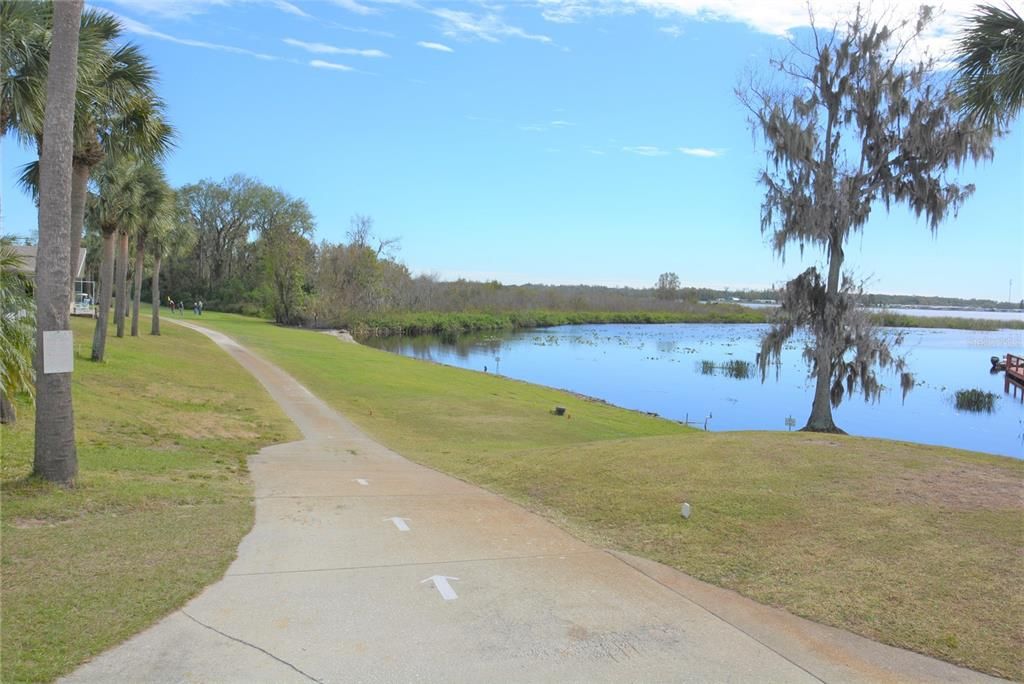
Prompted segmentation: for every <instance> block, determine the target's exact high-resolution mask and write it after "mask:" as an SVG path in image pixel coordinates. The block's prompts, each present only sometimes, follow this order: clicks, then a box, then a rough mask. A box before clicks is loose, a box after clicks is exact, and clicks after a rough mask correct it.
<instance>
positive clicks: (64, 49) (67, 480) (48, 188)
mask: <svg viewBox="0 0 1024 684" xmlns="http://www.w3.org/2000/svg"><path fill="white" fill-rule="evenodd" d="M82 4H83V2H82V0H65V1H64V2H57V3H54V6H53V34H52V35H53V38H52V44H51V47H50V56H49V68H48V77H47V81H46V108H45V114H44V119H43V139H44V140H45V141H46V142H45V144H44V145H43V149H42V151H41V152H42V154H41V155H40V159H39V244H38V247H37V252H36V322H37V332H36V335H37V337H36V359H35V367H36V425H35V459H34V462H33V466H32V471H33V473H35V474H36V475H39V476H40V477H43V478H44V479H47V480H50V481H52V482H58V483H60V484H64V485H70V484H73V483H74V481H75V477H76V476H77V475H78V454H77V451H76V449H75V417H74V409H73V405H72V401H71V373H70V372H54V371H53V368H47V366H48V365H50V364H51V363H53V361H54V359H48V358H46V351H45V350H46V349H47V347H49V346H50V344H49V343H50V342H51V340H53V339H55V338H54V337H53V336H54V333H60V332H62V331H69V330H70V320H69V319H70V314H71V311H70V307H69V306H68V302H69V301H70V299H71V293H70V289H71V286H72V283H71V273H70V270H69V269H68V264H69V263H70V262H69V260H70V255H69V253H70V248H71V244H70V243H71V237H70V236H71V159H72V155H73V154H74V135H73V126H74V118H75V85H76V77H77V74H76V71H77V63H78V31H79V26H80V22H81V16H82ZM48 371H49V372H48Z"/></svg>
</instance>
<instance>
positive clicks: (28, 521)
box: [11, 518, 53, 530]
mask: <svg viewBox="0 0 1024 684" xmlns="http://www.w3.org/2000/svg"><path fill="white" fill-rule="evenodd" d="M52 526H53V523H52V522H50V521H49V520H40V519H39V518H15V519H14V520H12V521H11V527H16V528H18V529H19V530H30V529H33V528H35V527H52Z"/></svg>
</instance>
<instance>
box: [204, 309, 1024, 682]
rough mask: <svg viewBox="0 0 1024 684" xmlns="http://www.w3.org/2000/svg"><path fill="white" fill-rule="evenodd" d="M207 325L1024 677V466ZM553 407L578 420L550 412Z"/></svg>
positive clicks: (575, 513) (445, 463) (556, 499)
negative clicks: (742, 428)
mask: <svg viewBox="0 0 1024 684" xmlns="http://www.w3.org/2000/svg"><path fill="white" fill-rule="evenodd" d="M199 322H201V323H203V324H205V325H209V326H210V327H213V328H216V329H218V330H221V331H223V332H225V333H227V334H229V335H231V336H232V337H234V338H235V339H237V340H238V341H239V342H241V343H242V344H244V345H246V346H248V347H250V348H251V349H252V350H253V351H255V352H257V353H259V354H261V355H263V356H265V357H266V358H268V359H269V360H271V361H273V362H274V363H276V364H278V365H280V366H281V367H282V368H284V369H285V370H287V371H288V372H290V373H292V374H293V375H294V376H295V377H297V378H298V379H299V380H300V381H301V382H303V383H304V384H305V385H306V386H307V387H308V388H309V389H310V390H312V391H313V392H315V393H316V394H317V395H318V396H320V397H321V398H323V399H324V400H326V401H327V402H329V403H330V404H332V405H333V406H335V407H336V408H338V409H339V410H341V411H343V412H344V413H345V414H346V415H348V416H349V417H350V418H351V419H352V420H354V421H355V422H356V423H358V424H359V425H360V426H361V427H362V428H363V429H365V430H366V431H367V432H369V433H370V434H372V435H373V436H374V437H376V438H377V439H379V440H380V441H382V442H383V443H385V444H387V445H388V446H390V447H391V448H393V449H395V450H396V451H398V452H400V453H402V454H403V455H405V456H408V457H409V458H411V459H413V460H416V461H419V462H421V463H424V464H427V465H429V466H432V467H435V468H438V469H440V470H443V471H445V472H448V473H452V474H453V475H456V476H458V477H461V478H464V479H466V480H469V481H471V482H475V483H477V484H480V485H482V486H484V487H487V488H488V489H491V490H493V491H496V492H499V493H502V494H504V495H506V496H509V497H510V498H512V499H514V500H517V501H520V502H522V503H524V504H525V505H527V506H529V507H531V508H533V509H535V510H538V511H540V512H542V513H543V514H545V515H547V516H548V517H550V518H551V519H553V520H555V521H557V522H559V523H560V524H562V525H563V526H565V527H567V528H569V529H571V530H572V531H573V532H574V533H576V534H578V535H579V536H581V537H582V538H584V539H587V540H589V541H592V542H594V543H597V544H601V545H605V546H609V547H613V548H618V549H622V550H625V551H629V552H631V553H635V554H638V555H643V556H647V557H649V558H653V559H655V560H659V561H662V562H665V563H668V564H669V565H672V566H674V567H677V568H679V569H681V570H683V571H685V572H687V573H690V574H691V575H693V576H695V577H698V578H701V579H704V580H707V581H709V582H713V583H715V584H718V585H720V586H723V587H728V588H732V589H735V590H737V591H739V592H741V593H743V594H745V595H747V596H750V597H752V598H755V599H757V600H759V601H762V602H764V603H768V604H772V605H777V606H782V607H784V608H786V609H788V610H790V611H792V612H794V613H796V614H799V615H803V616H806V617H809V618H812V619H814V620H817V621H820V622H824V623H827V624H831V625H835V626H838V627H842V628H845V629H849V630H851V631H854V632H857V633H859V634H863V635H865V636H868V637H870V638H873V639H877V640H880V641H884V642H886V643H890V644H894V645H897V646H901V647H904V648H909V649H913V650H916V651H920V652H922V653H927V654H930V655H934V656H937V657H940V658H943V659H945V660H949V661H952V662H956V663H961V664H964V665H967V666H969V667H973V668H975V669H978V670H983V671H986V672H990V673H994V674H1000V675H1003V676H1008V677H1013V678H1016V679H1020V678H1022V677H1024V666H1022V656H1021V654H1022V653H1024V462H1021V461H1017V460H1013V459H1009V458H1000V457H996V456H986V455H982V454H976V453H972V452H967V451H960V450H955V449H946V448H940V447H927V446H921V445H916V444H909V443H905V442H893V441H886V440H877V439H863V438H856V437H837V436H830V435H829V436H825V435H815V434H803V433H766V432H760V433H755V432H738V433H704V432H699V431H695V430H689V429H686V428H683V427H682V426H679V425H677V424H674V423H671V422H667V421H663V420H659V419H655V418H651V417H649V416H645V415H642V414H639V413H635V412H630V411H625V410H621V409H616V408H613V407H610V406H607V405H603V404H600V403H595V402H590V401H586V400H584V399H581V398H578V397H575V396H573V395H570V394H566V393H564V392H557V391H554V390H549V389H545V388H542V387H538V386H535V385H529V384H526V383H522V382H517V381H513V380H508V379H504V378H500V377H495V376H494V375H485V374H482V373H475V372H471V371H466V370H461V369H455V368H448V367H444V366H439V365H435V364H431V363H425V362H421V361H417V360H413V359H408V358H403V357H399V356H395V355H391V354H388V353H386V352H382V351H378V350H374V349H370V348H367V347H362V346H358V345H352V344H345V343H343V342H340V341H339V340H338V339H336V338H334V337H331V336H329V335H324V334H320V333H316V332H311V331H304V330H296V329H289V328H281V327H277V326H273V325H269V324H267V323H265V322H263V321H259V320H256V319H252V318H244V317H241V316H230V315H225V314H212V313H211V314H204V315H203V317H202V319H201V321H199ZM556 404H561V405H565V406H567V407H568V408H569V417H568V418H558V417H555V416H553V415H551V414H550V413H549V411H550V409H551V408H552V407H553V406H554V405H556ZM683 501H688V502H689V503H690V504H691V505H692V506H693V511H694V513H693V517H692V518H691V520H689V521H688V522H685V521H683V520H682V519H681V518H680V516H679V513H678V509H679V504H680V503H682V502H683Z"/></svg>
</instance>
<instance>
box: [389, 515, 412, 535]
mask: <svg viewBox="0 0 1024 684" xmlns="http://www.w3.org/2000/svg"><path fill="white" fill-rule="evenodd" d="M384 520H390V521H391V522H393V523H395V527H397V528H398V531H399V532H408V531H409V526H408V525H406V524H405V521H406V520H408V518H399V517H394V518H384Z"/></svg>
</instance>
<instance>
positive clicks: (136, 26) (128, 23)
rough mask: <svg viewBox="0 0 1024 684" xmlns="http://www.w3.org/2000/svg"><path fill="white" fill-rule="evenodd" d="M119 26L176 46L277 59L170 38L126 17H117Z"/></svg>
mask: <svg viewBox="0 0 1024 684" xmlns="http://www.w3.org/2000/svg"><path fill="white" fill-rule="evenodd" d="M117 19H118V21H120V22H121V25H122V26H124V28H125V30H126V31H129V32H130V33H135V34H137V35H140V36H149V37H150V38H156V39H158V40H166V41H167V42H169V43H177V44H178V45H187V46H189V47H197V48H204V49H206V50H219V51H220V52H230V53H232V54H236V55H247V56H249V57H255V58H257V59H264V60H276V59H278V58H277V57H274V56H273V55H267V54H264V53H262V52H255V51H253V50H247V49H245V48H240V47H234V46H233V45H221V44H220V43H209V42H207V41H205V40H194V39H192V38H180V37H178V36H172V35H170V34H168V33H163V32H162V31H157V30H156V29H154V28H151V27H149V26H147V25H146V24H143V23H142V22H140V21H135V20H134V19H129V18H127V17H117Z"/></svg>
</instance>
